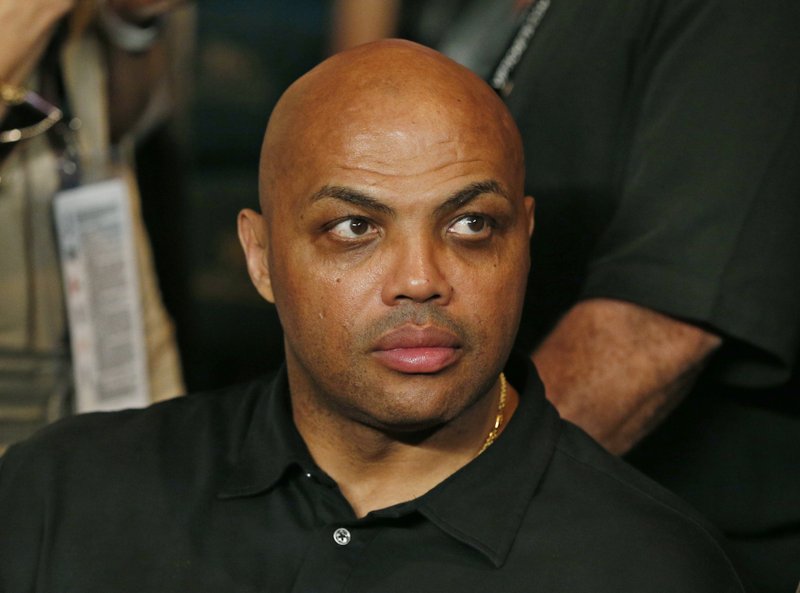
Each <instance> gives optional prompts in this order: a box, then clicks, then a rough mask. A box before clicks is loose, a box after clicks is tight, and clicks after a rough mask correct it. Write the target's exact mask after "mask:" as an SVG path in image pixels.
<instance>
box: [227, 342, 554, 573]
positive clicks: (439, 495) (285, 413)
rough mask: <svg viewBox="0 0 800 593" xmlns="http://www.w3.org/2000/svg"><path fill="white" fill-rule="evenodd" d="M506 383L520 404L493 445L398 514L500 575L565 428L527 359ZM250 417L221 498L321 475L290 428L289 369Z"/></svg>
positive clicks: (514, 363)
mask: <svg viewBox="0 0 800 593" xmlns="http://www.w3.org/2000/svg"><path fill="white" fill-rule="evenodd" d="M506 376H507V377H508V380H509V382H510V383H511V384H512V385H513V386H514V387H515V388H516V389H517V391H518V392H519V394H520V402H519V405H518V407H517V409H516V411H515V413H514V415H513V416H512V417H511V420H510V421H509V423H508V425H507V426H506V428H505V430H504V431H503V432H502V433H501V435H500V436H499V437H498V439H497V440H496V441H495V442H494V444H493V445H492V446H491V447H489V448H488V449H487V450H486V451H485V452H484V453H483V454H481V455H480V456H479V457H477V458H476V459H474V460H473V461H471V462H470V463H468V464H467V465H466V466H464V467H463V468H461V469H460V470H459V471H457V472H456V473H454V474H453V475H452V476H450V477H449V478H447V479H446V480H445V481H443V482H442V483H441V484H439V485H438V486H436V487H435V488H433V489H432V490H431V491H429V492H428V493H426V494H425V495H423V496H421V497H420V498H419V499H417V500H416V501H412V502H411V503H406V504H403V505H398V506H397V507H394V510H395V511H400V509H401V508H402V509H403V512H407V511H408V510H411V509H416V510H417V511H418V512H419V513H421V514H422V515H423V516H425V517H426V518H427V519H428V520H430V521H431V522H433V523H434V524H435V525H437V526H438V527H439V528H440V529H442V530H443V531H444V532H445V533H447V534H449V535H450V536H451V537H453V538H455V539H457V540H459V541H461V542H463V543H464V544H466V545H468V546H470V547H472V548H474V549H475V550H477V551H479V552H480V553H482V554H483V555H485V556H486V557H487V558H488V559H489V560H490V561H491V562H492V563H493V564H494V565H495V566H498V567H499V566H502V564H503V563H504V562H505V559H506V557H507V555H508V553H509V551H510V549H511V546H512V544H513V542H514V538H515V537H516V534H517V531H518V529H519V527H520V524H521V522H522V517H523V516H524V514H525V512H526V509H527V507H528V505H529V504H530V502H531V499H532V498H533V497H534V494H535V492H536V489H537V487H538V485H539V482H540V481H541V479H542V476H543V475H544V473H545V470H546V468H547V465H548V464H549V462H550V459H551V457H552V455H553V450H554V448H555V443H556V440H557V439H558V434H559V426H560V425H559V418H558V414H557V413H556V411H555V409H554V408H553V407H552V406H551V405H550V404H549V403H548V402H547V400H546V399H545V396H544V387H543V385H542V383H541V381H540V379H539V377H538V375H537V374H536V370H535V369H534V367H533V365H532V364H531V363H530V362H529V361H528V360H527V358H523V357H519V358H517V357H512V359H511V360H510V361H509V363H508V366H507V367H506ZM252 410H253V415H252V418H251V423H250V427H249V429H248V433H247V436H246V438H245V441H244V443H243V445H242V448H241V451H240V454H239V456H238V459H237V460H236V461H235V463H234V464H233V466H232V468H231V472H230V473H229V475H228V476H227V478H226V479H225V481H224V483H223V486H222V488H221V490H220V491H219V493H218V494H219V496H220V497H221V498H237V497H242V496H254V495H257V494H260V493H262V492H266V491H267V490H269V489H270V488H272V487H273V486H274V485H275V484H276V483H277V482H278V481H279V480H280V478H281V477H282V476H283V475H284V473H285V472H286V471H287V470H288V469H289V468H290V467H292V466H294V465H296V466H300V467H301V468H303V470H304V471H311V468H315V467H316V466H315V464H314V462H313V460H312V458H311V455H310V453H309V452H308V449H307V448H306V446H305V443H304V442H303V440H302V438H301V437H300V434H299V433H298V432H297V429H296V428H295V426H294V422H293V420H292V412H291V404H290V401H289V395H288V380H287V377H286V371H285V369H282V370H281V371H280V372H279V373H278V375H277V376H276V378H275V379H274V380H273V382H272V384H271V385H270V386H269V388H267V389H265V390H264V393H263V395H262V397H260V398H259V401H258V402H257V403H256V405H255V406H254V408H252ZM376 514H379V515H380V514H383V513H381V512H380V511H379V512H378V513H376ZM389 514H392V513H389Z"/></svg>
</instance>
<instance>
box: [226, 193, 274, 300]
mask: <svg viewBox="0 0 800 593" xmlns="http://www.w3.org/2000/svg"><path fill="white" fill-rule="evenodd" d="M236 222H237V229H238V231H239V242H240V243H241V244H242V249H243V250H244V257H245V261H246V262H247V272H248V274H250V280H251V281H252V282H253V286H255V287H256V290H258V293H259V294H260V295H261V296H262V297H264V298H265V299H266V300H268V301H269V302H270V303H274V302H275V295H274V293H273V292H272V279H271V278H270V275H269V263H268V259H267V256H268V255H269V251H268V248H267V243H268V242H267V238H268V237H267V228H266V224H264V217H263V216H262V215H261V214H259V213H258V212H256V211H255V210H251V209H249V208H245V209H244V210H242V211H241V212H239V217H238V218H237V221H236Z"/></svg>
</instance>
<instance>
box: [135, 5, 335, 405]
mask: <svg viewBox="0 0 800 593" xmlns="http://www.w3.org/2000/svg"><path fill="white" fill-rule="evenodd" d="M197 9H198V14H197V19H198V22H197V51H196V58H195V71H194V73H193V77H192V78H193V88H192V89H191V93H190V95H191V96H192V100H191V104H190V105H188V106H186V108H188V109H189V110H190V111H189V117H188V118H187V119H186V121H187V122H188V142H186V141H185V140H182V136H186V135H182V134H181V133H179V132H176V128H175V127H174V126H173V127H170V128H165V129H164V130H161V131H159V132H158V133H156V134H154V135H153V136H152V137H151V138H150V139H149V140H148V141H147V142H146V143H145V144H144V145H143V146H142V147H141V149H140V150H139V153H138V159H139V165H140V170H141V176H142V179H141V181H142V186H143V204H144V210H145V219H146V223H147V225H148V229H149V231H150V234H151V239H152V241H153V249H154V252H155V253H156V254H157V257H156V262H157V267H158V270H159V277H160V280H161V285H162V291H163V293H164V298H165V301H166V304H167V307H168V309H169V310H170V312H171V314H172V316H173V318H174V319H175V322H176V326H177V330H178V339H179V344H180V347H181V354H182V358H183V364H184V373H185V377H186V381H187V386H188V388H189V389H190V390H197V389H206V388H210V387H215V386H220V385H224V384H228V383H231V382H235V381H239V380H244V379H247V378H249V377H252V376H255V375H257V374H259V373H263V372H265V371H268V370H270V369H271V368H274V367H275V366H277V365H278V364H279V363H280V360H281V358H282V355H283V353H282V337H281V333H280V327H279V325H278V321H277V315H276V314H275V311H274V308H273V307H272V306H271V305H268V304H267V303H265V302H264V301H263V300H262V299H261V298H260V297H259V296H258V294H257V293H256V291H255V289H254V288H253V287H252V285H251V284H250V281H249V279H248V277H247V273H246V270H245V267H244V260H243V256H242V252H241V248H240V247H239V244H238V239H237V237H236V215H237V213H238V211H239V210H240V209H241V208H244V207H254V208H255V207H257V201H258V188H257V180H258V155H259V149H260V143H261V138H262V135H263V132H264V128H265V126H266V122H267V118H268V116H269V113H270V111H271V109H272V106H273V105H274V103H275V101H276V100H277V99H278V97H279V96H280V94H281V93H282V92H283V90H284V89H285V88H286V87H287V86H288V85H289V84H290V83H291V82H292V81H293V80H294V79H295V78H297V77H298V76H299V75H301V74H302V73H303V72H305V71H306V70H308V69H309V68H311V67H312V66H314V65H315V64H316V63H317V62H319V61H320V60H321V59H322V58H323V57H324V55H325V51H326V48H327V39H328V34H327V32H328V28H329V18H330V15H329V6H328V2H324V1H323V0H293V1H292V2H278V1H271V0H201V1H200V2H198V4H197ZM183 144H187V145H188V150H187V146H183ZM165 197H166V199H165Z"/></svg>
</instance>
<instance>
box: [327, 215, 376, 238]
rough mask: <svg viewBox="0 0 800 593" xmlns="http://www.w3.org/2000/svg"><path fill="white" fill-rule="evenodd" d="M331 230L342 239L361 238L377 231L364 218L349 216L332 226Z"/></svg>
mask: <svg viewBox="0 0 800 593" xmlns="http://www.w3.org/2000/svg"><path fill="white" fill-rule="evenodd" d="M330 232H331V233H333V234H334V235H336V236H337V237H339V238H340V239H359V238H362V237H365V236H367V235H370V234H372V233H374V232H375V227H373V226H372V225H371V224H370V223H369V222H368V221H367V220H365V219H363V218H357V217H354V218H347V219H345V220H342V221H340V222H338V223H336V224H335V225H334V226H332V227H331V229H330Z"/></svg>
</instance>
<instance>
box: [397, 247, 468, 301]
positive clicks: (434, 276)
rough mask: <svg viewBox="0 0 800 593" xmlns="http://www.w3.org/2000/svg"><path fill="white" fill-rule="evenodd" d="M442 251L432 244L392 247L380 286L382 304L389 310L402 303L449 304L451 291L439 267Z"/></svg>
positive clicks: (445, 272) (446, 278) (451, 288)
mask: <svg viewBox="0 0 800 593" xmlns="http://www.w3.org/2000/svg"><path fill="white" fill-rule="evenodd" d="M443 250H444V247H443V246H441V245H437V244H436V241H435V240H415V241H403V242H399V243H398V244H397V245H394V246H393V249H392V252H393V253H392V256H391V258H390V262H389V269H388V270H387V273H386V281H385V283H384V286H383V293H382V297H383V302H384V303H385V304H387V305H390V306H391V305H398V304H402V303H404V302H416V303H427V302H435V303H437V304H440V305H446V304H447V303H449V302H450V299H451V298H452V296H453V287H452V285H451V284H450V281H449V280H448V274H447V271H446V270H445V269H443V266H442V265H441V264H442V260H443V259H444V254H443Z"/></svg>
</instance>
